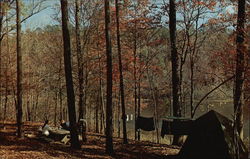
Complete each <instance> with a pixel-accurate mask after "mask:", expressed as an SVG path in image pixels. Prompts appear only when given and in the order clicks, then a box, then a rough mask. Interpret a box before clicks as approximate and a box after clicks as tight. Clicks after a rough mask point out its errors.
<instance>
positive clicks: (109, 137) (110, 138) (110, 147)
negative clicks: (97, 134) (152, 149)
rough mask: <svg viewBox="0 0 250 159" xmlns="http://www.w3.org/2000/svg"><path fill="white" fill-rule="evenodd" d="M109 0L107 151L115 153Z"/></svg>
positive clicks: (106, 6)
mask: <svg viewBox="0 0 250 159" xmlns="http://www.w3.org/2000/svg"><path fill="white" fill-rule="evenodd" d="M109 7H110V6H109V0H105V39H106V56H107V95H106V98H107V101H106V105H107V106H106V153H108V154H109V155H113V153H114V150H113V110H112V109H113V108H112V44H111V37H110V23H111V21H110V8H109Z"/></svg>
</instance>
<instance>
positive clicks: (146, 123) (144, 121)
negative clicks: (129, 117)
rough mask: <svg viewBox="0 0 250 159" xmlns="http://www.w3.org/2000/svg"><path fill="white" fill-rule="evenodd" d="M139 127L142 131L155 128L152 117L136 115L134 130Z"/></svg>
mask: <svg viewBox="0 0 250 159" xmlns="http://www.w3.org/2000/svg"><path fill="white" fill-rule="evenodd" d="M138 129H141V130H144V131H153V130H155V122H154V118H153V117H151V118H145V117H142V116H138V117H137V119H136V130H138Z"/></svg>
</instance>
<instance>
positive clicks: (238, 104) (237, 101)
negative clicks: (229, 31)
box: [234, 0, 246, 139]
mask: <svg viewBox="0 0 250 159" xmlns="http://www.w3.org/2000/svg"><path fill="white" fill-rule="evenodd" d="M245 6H246V1H245V0H238V18H237V35H236V36H237V37H236V45H237V46H236V47H237V49H236V70H235V83H234V112H235V118H236V121H235V122H236V123H235V124H236V128H237V131H238V133H239V135H240V137H241V138H242V139H243V112H242V111H243V105H242V98H243V95H242V87H243V83H244V69H245V68H244V54H245V50H246V49H245V47H244V42H245V21H246V13H245Z"/></svg>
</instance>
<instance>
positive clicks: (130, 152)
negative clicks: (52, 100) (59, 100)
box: [0, 122, 179, 159]
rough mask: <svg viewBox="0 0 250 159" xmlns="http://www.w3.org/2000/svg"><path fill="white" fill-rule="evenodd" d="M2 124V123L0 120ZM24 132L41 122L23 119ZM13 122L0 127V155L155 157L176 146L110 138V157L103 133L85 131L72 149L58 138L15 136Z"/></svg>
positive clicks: (22, 158) (21, 158) (20, 158)
mask: <svg viewBox="0 0 250 159" xmlns="http://www.w3.org/2000/svg"><path fill="white" fill-rule="evenodd" d="M1 125H2V124H1ZM24 125H25V126H24V129H25V133H26V134H31V133H33V134H34V133H36V132H37V130H38V128H39V126H41V125H42V123H25V124H24ZM15 130H16V127H15V125H14V123H11V122H8V123H5V126H4V128H3V127H1V128H0V159H40V158H41V159H44V158H46V159H56V158H60V159H78V158H86V159H88V158H91V159H101V158H104V159H111V158H117V159H157V158H165V157H167V156H169V155H175V154H177V153H178V152H179V148H178V147H174V146H170V145H165V144H155V143H151V142H138V141H133V140H129V144H126V145H124V144H122V139H120V138H114V150H115V155H114V156H113V157H110V156H108V155H106V154H105V136H103V135H100V134H94V133H88V134H87V135H88V136H87V139H88V141H87V142H86V143H83V144H82V147H81V149H80V150H72V149H70V147H69V145H65V144H62V143H60V142H50V143H47V142H44V141H42V140H40V139H39V138H36V137H33V138H28V137H24V138H23V139H18V138H17V137H16V135H15V134H16V131H15Z"/></svg>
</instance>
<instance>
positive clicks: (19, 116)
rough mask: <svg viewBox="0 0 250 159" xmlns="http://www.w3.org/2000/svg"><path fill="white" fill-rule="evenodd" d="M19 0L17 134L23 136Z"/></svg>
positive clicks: (17, 19)
mask: <svg viewBox="0 0 250 159" xmlns="http://www.w3.org/2000/svg"><path fill="white" fill-rule="evenodd" d="M20 13H21V11H20V1H19V0H16V30H17V36H16V53H17V83H16V84H17V104H16V110H17V112H16V113H17V136H18V137H20V138H21V137H23V130H22V117H23V109H22V95H23V90H22V79H23V78H22V52H21V51H22V50H21V49H22V48H21V20H20V16H21V15H20Z"/></svg>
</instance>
